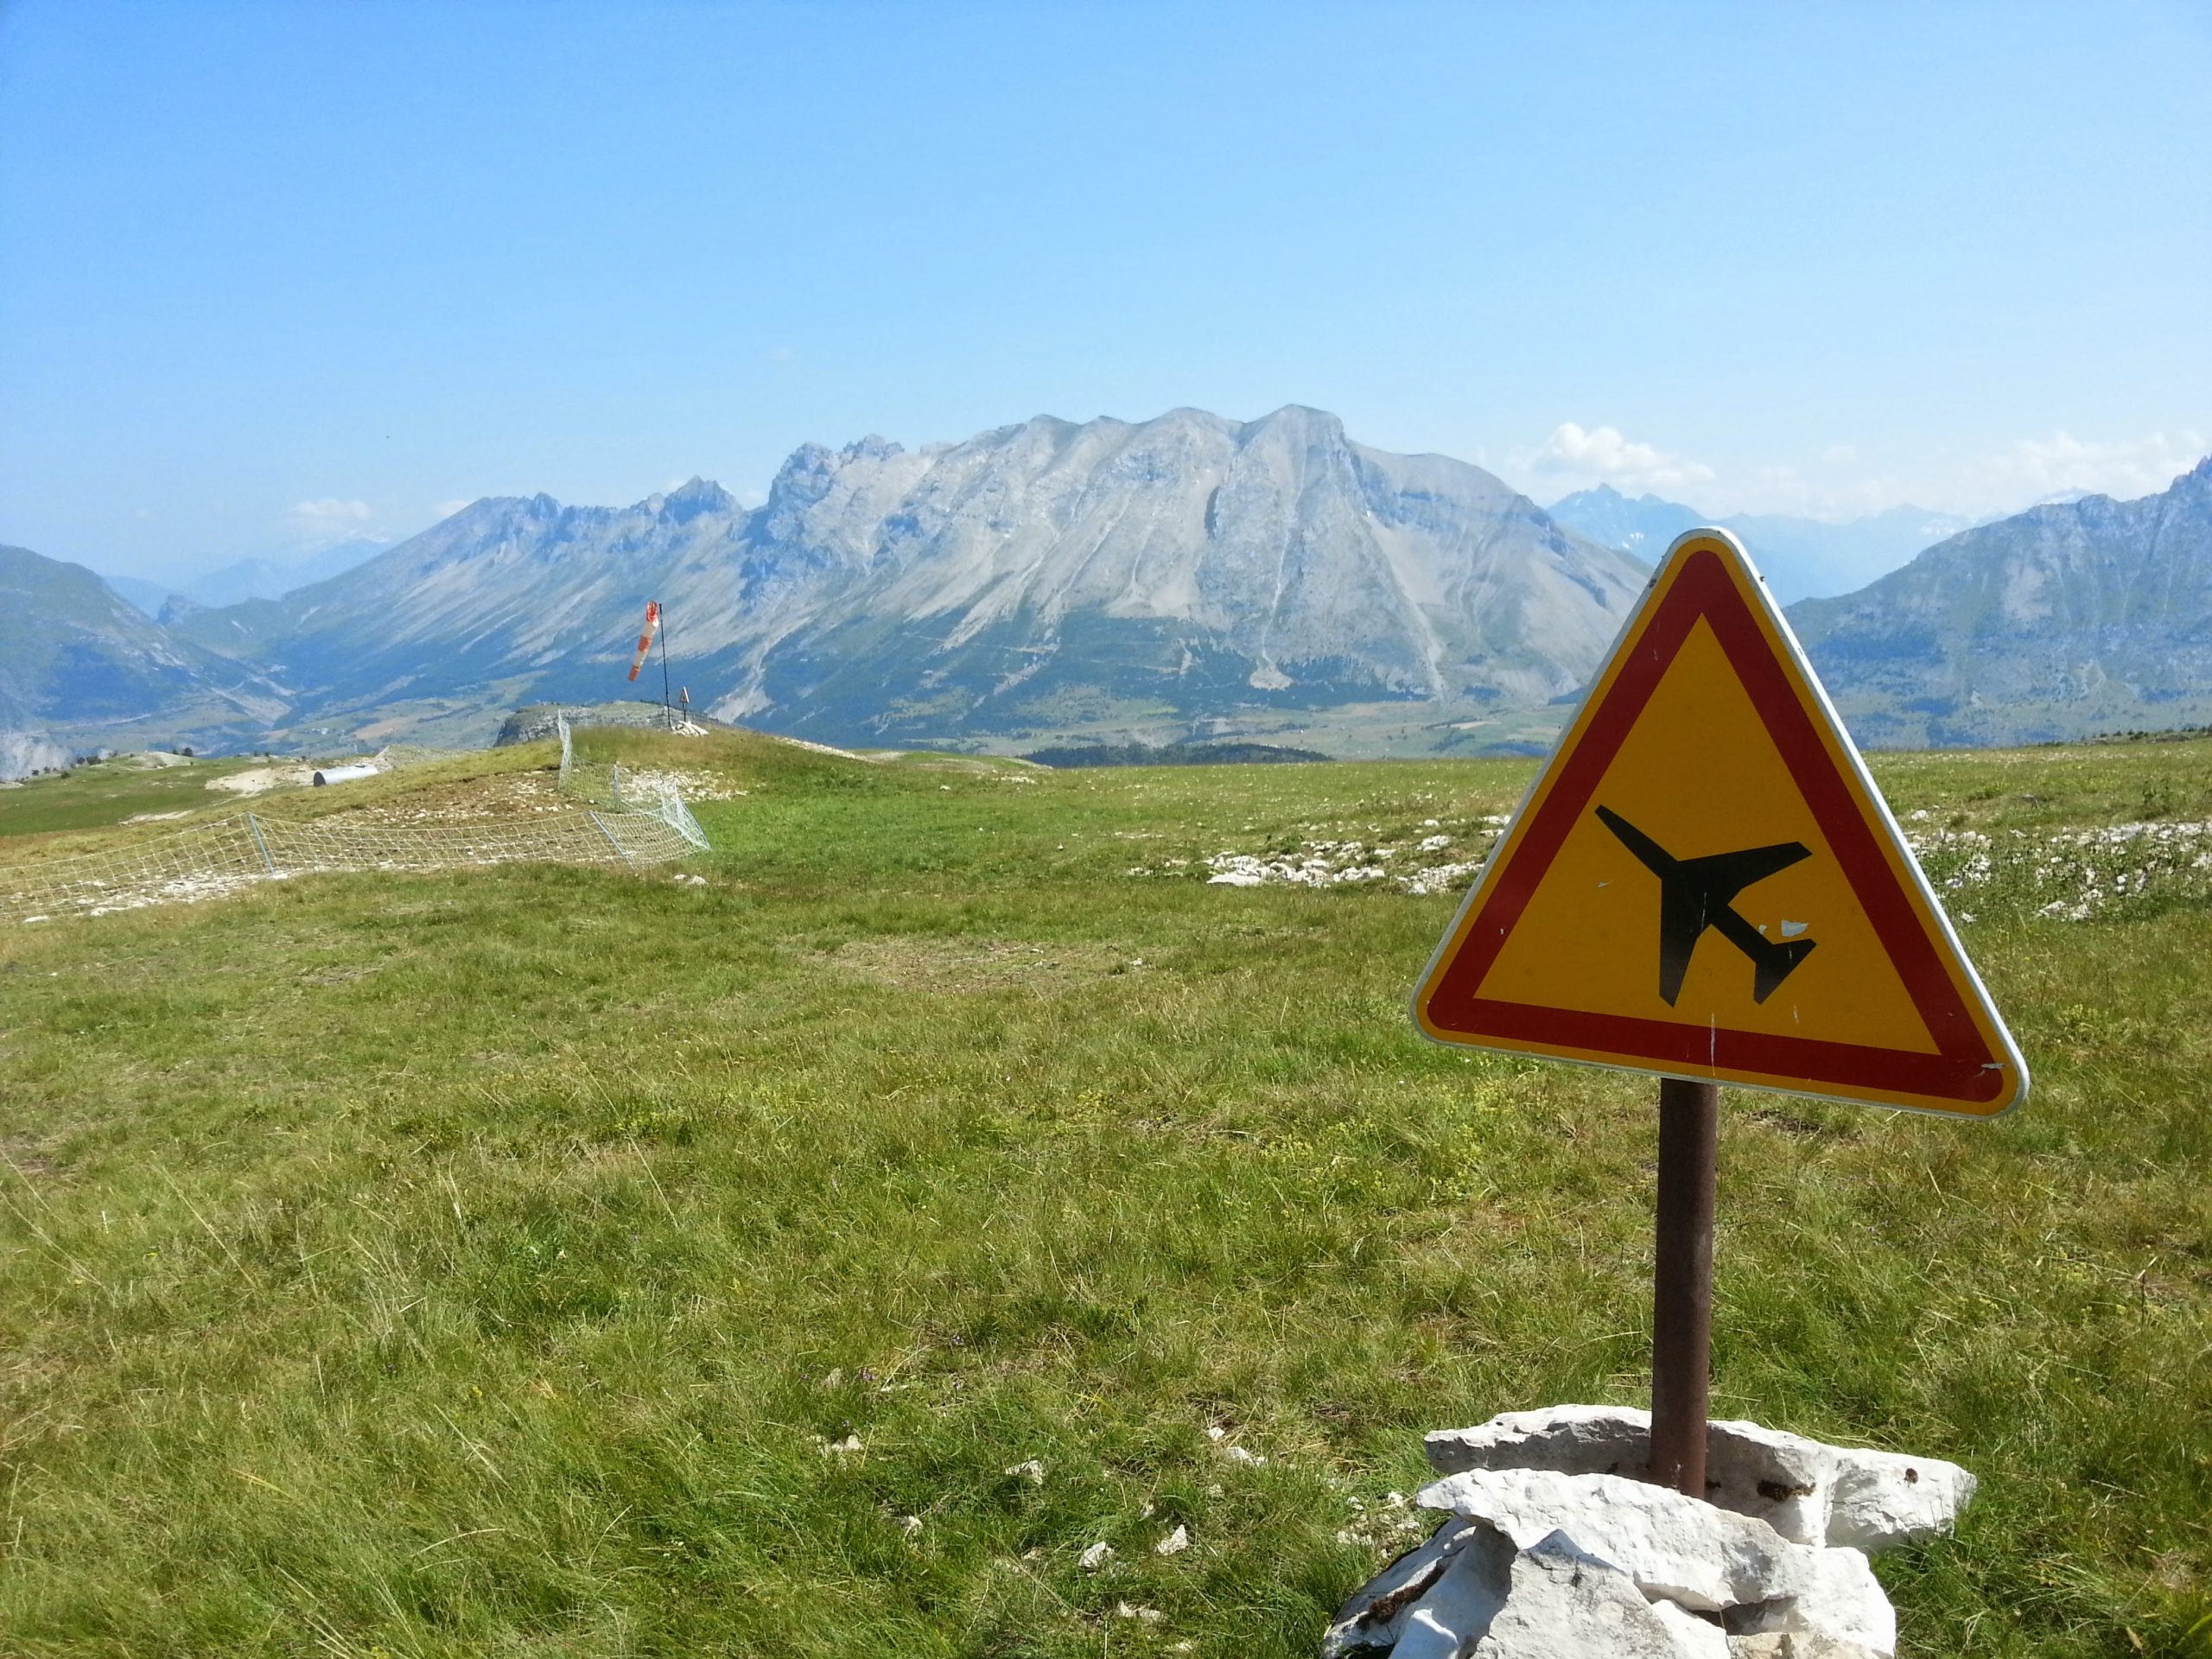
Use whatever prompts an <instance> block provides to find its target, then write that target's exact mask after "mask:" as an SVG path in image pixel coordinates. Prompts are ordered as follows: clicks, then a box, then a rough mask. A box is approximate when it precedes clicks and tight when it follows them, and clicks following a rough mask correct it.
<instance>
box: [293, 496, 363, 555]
mask: <svg viewBox="0 0 2212 1659" xmlns="http://www.w3.org/2000/svg"><path fill="white" fill-rule="evenodd" d="M375 519H376V512H375V510H374V509H373V508H372V507H371V506H370V505H369V504H368V503H367V502H365V501H349V500H347V499H344V498H343V497H340V496H335V495H323V496H317V497H315V499H313V500H310V501H296V502H294V503H293V504H292V528H293V530H294V531H295V532H296V534H297V535H298V537H299V539H300V541H301V542H302V543H303V544H304V545H306V546H308V547H314V548H322V547H330V546H333V545H334V544H336V543H340V542H344V541H373V540H376V539H378V537H374V536H373V535H372V534H371V532H370V526H371V524H373V523H374V522H375Z"/></svg>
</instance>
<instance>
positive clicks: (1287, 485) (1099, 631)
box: [178, 408, 1646, 749]
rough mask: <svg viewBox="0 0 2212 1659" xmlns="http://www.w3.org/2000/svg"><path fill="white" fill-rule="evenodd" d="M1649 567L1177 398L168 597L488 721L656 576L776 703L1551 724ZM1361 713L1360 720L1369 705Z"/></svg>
mask: <svg viewBox="0 0 2212 1659" xmlns="http://www.w3.org/2000/svg"><path fill="white" fill-rule="evenodd" d="M1645 574H1646V573H1645V570H1644V569H1643V566H1642V565H1641V564H1640V563H1638V562H1637V560H1636V559H1634V558H1631V557H1629V556H1624V555H1623V554H1621V553H1618V552H1616V551H1613V550H1610V549H1607V548H1605V547H1602V546H1599V545H1598V544H1596V543H1592V542H1590V541H1588V540H1586V539H1585V538H1583V537H1580V536H1577V535H1574V534H1573V533H1572V532H1570V531H1564V530H1562V529H1560V527H1559V526H1558V525H1557V524H1554V523H1553V522H1552V520H1551V519H1550V518H1548V517H1547V516H1546V515H1545V514H1544V513H1543V512H1541V510H1539V509H1538V508H1537V507H1536V506H1535V505H1534V504H1533V503H1531V502H1530V501H1529V500H1528V499H1526V498H1525V497H1522V496H1520V495H1518V494H1516V493H1514V492H1513V491H1512V490H1511V489H1510V488H1508V487H1507V486H1505V485H1504V484H1503V483H1501V482H1500V481H1499V480H1497V479H1496V478H1493V477H1492V476H1491V474H1488V473H1485V472H1484V471H1482V470H1481V469H1480V468H1478V467H1471V466H1468V465H1467V464H1465V463H1464V462H1461V461H1450V460H1446V459H1445V458H1443V457H1441V456H1435V455H1423V456H1407V455H1395V454H1386V453H1384V452H1383V451H1380V450H1375V449H1370V448H1366V447H1364V446H1363V445H1360V444H1357V443H1354V442H1351V441H1350V440H1349V439H1348V438H1346V437H1345V435H1344V429H1343V428H1342V426H1341V425H1340V424H1339V423H1338V421H1337V420H1336V419H1335V417H1333V416H1329V415H1325V414H1322V413H1320V412H1319V411H1317V410H1308V409H1300V408H1289V409H1284V410H1278V411H1276V412H1275V413H1274V414H1273V415H1270V416H1267V417H1266V418H1264V419H1262V420H1259V421H1255V422H1251V423H1243V424H1240V423H1236V422H1234V421H1230V420H1224V419H1223V418H1222V417H1220V416H1214V415H1209V414H1205V413H1203V412H1201V411H1198V410H1174V411H1172V412H1170V413H1169V414H1166V415H1164V416H1160V417H1159V418H1158V419H1156V420H1152V421H1147V422H1143V423H1135V424H1132V423H1128V422H1123V421H1116V420H1097V421H1092V422H1090V423H1087V424H1084V425H1077V424H1074V423H1070V422H1066V421H1061V420H1055V419H1053V418H1052V417H1050V416H1039V417H1038V418H1037V419H1034V420H1032V421H1028V422H1026V423H1022V424H1020V425H1018V426H1009V427H1004V428H1001V429H997V430H995V431H992V432H987V433H984V434H982V435H979V436H977V437H975V438H971V439H969V440H968V441H967V442H963V443H957V444H936V445H931V446H928V447H925V448H922V449H919V450H915V451H908V450H905V449H902V448H899V446H898V445H896V444H893V443H887V442H883V441H882V440H880V439H875V438H869V439H864V440H862V441H861V442H858V443H855V444H851V445H849V446H847V447H846V448H843V449H842V450H837V451H831V450H829V449H826V448H822V447H821V446H819V445H814V444H809V445H806V446H804V447H803V448H800V449H799V450H798V451H797V452H796V453H795V454H793V455H792V456H791V459H790V460H789V461H787V462H785V466H784V467H783V469H782V471H781V472H780V473H779V474H778V476H777V478H776V480H775V483H774V485H773V486H772V488H771V490H770V492H769V494H768V499H767V501H766V504H765V505H762V506H760V507H759V508H758V509H755V510H753V511H750V512H748V511H747V510H746V509H745V508H743V507H741V505H739V504H738V503H737V502H736V501H735V500H734V499H733V498H731V497H730V496H729V495H728V493H726V492H724V491H722V490H721V488H719V487H718V486H715V485H713V484H709V483H706V482H704V481H702V480H693V481H692V482H691V483H690V484H688V485H686V486H684V487H683V488H682V489H680V490H677V491H675V492H673V493H670V494H667V495H656V496H652V497H649V498H647V499H645V500H644V501H641V502H639V503H638V504H637V505H634V506H630V507H623V508H609V507H563V506H562V505H560V504H558V503H557V502H556V501H554V500H553V499H551V498H550V497H547V496H542V495H541V496H537V497H533V498H531V499H512V498H511V499H488V500H484V501H480V502H478V503H476V504H475V505H473V506H471V507H469V508H467V510H466V511H464V512H461V513H459V514H457V515H455V516H454V517H453V518H449V519H448V520H446V521H445V522H444V523H442V524H438V525H435V526H434V527H433V528H431V529H430V530H429V531H425V532H423V534H422V535H420V536H417V537H414V538H413V539H412V540H410V541H408V542H405V543H401V544H400V545H399V546H397V547H395V548H392V549H391V550H388V551H386V552H385V553H383V554H382V555H380V556H378V557H376V558H374V559H372V560H371V561H369V562H368V563H365V564H364V565H361V566H359V568H357V569H353V570H351V571H348V572H346V574H344V575H340V576H337V577H335V578H334V579H332V580H330V581H327V582H320V583H317V584H315V585H314V586H311V587H308V588H303V589H301V590H299V591H297V592H296V593H293V594H289V595H287V596H285V597H284V598H283V599H282V600H279V601H253V602H251V603H249V604H246V605H242V606H238V607H230V608H228V609H224V610H218V611H209V612H200V613H194V614H192V615H190V616H188V617H181V618H180V620H179V622H178V626H179V628H180V629H181V631H183V632H187V633H188V634H189V636H190V637H191V638H192V639H194V640H196V641H198V642H200V643H201V644H203V645H206V646H207V647H209V648H211V649H213V650H217V651H220V652H226V653H230V654H233V655H237V656H239V657H242V658H251V659H253V660H258V661H265V662H267V663H269V664H272V665H273V666H274V668H275V671H277V674H278V676H279V677H281V678H283V680H285V682H286V683H288V684H291V685H293V686H295V687H296V689H297V698H298V706H297V711H296V715H295V718H296V719H315V720H340V719H346V718H351V717H354V716H357V715H361V714H363V713H365V712H366V711H369V710H371V709H379V708H386V707H389V706H391V705H394V704H404V705H407V706H410V707H412V708H417V709H431V710H435V711H439V712H438V717H439V718H442V719H449V720H450V719H457V718H459V717H460V715H461V712H462V711H465V710H466V709H470V708H474V709H479V710H480V711H481V715H482V716H483V718H484V719H485V720H486V721H489V722H490V723H491V724H493V725H495V724H496V722H497V716H498V714H499V712H500V711H502V710H504V709H507V708H510V707H512V706H513V705H515V704H516V703H518V702H524V701H528V700H531V699H557V698H596V697H601V696H606V695H607V693H608V692H609V691H610V690H617V689H619V688H620V686H621V684H622V680H621V675H622V671H623V668H624V665H625V664H626V661H627V658H628V654H629V649H630V645H631V642H632V640H633V639H634V638H635V635H636V629H637V619H638V617H639V614H640V613H641V612H642V610H643V607H644V604H645V600H646V599H647V598H649V597H651V598H658V599H660V600H662V601H664V603H665V605H666V606H667V608H668V619H669V626H670V630H671V632H670V638H669V641H668V643H669V647H670V650H671V653H672V655H673V657H674V658H675V660H676V662H677V664H678V669H677V675H678V678H679V679H680V680H681V681H682V682H683V683H685V684H687V685H689V686H690V688H691V690H692V695H693V697H694V700H695V702H697V703H698V704H700V705H701V706H702V707H704V708H706V709H708V710H709V712H711V713H713V714H715V715H721V716H723V717H726V718H733V719H734V718H744V719H747V720H750V721H754V722H756V723H760V724H762V725H766V726H767V727H768V728H771V729H774V730H782V731H791V732H798V733H804V734H811V735H817V736H822V737H825V738H835V739H842V740H846V741H890V740H893V739H902V740H903V739H918V738H924V737H928V738H936V739H947V738H950V739H954V740H962V739H965V740H970V741H1007V742H1012V741H1021V740H1030V741H1033V740H1036V739H1039V738H1042V737H1048V736H1052V735H1058V734H1067V733H1073V732H1082V733H1084V734H1091V735H1096V736H1100V737H1102V738H1103V737H1109V736H1117V737H1122V738H1136V739H1141V740H1147V741H1154V740H1160V739H1163V738H1164V739H1169V740H1173V739H1174V738H1177V737H1184V736H1190V735H1213V734H1217V733H1220V734H1228V733H1232V732H1249V731H1260V730H1265V731H1269V732H1275V731H1286V730H1306V729H1309V728H1311V729H1314V730H1316V731H1317V732H1318V731H1319V730H1320V729H1321V728H1327V729H1329V730H1332V731H1337V732H1340V733H1344V734H1346V735H1344V737H1342V738H1340V739H1339V740H1338V741H1339V742H1340V746H1342V745H1349V746H1355V747H1377V746H1381V747H1398V748H1419V749H1436V748H1445V747H1455V746H1458V747H1490V746H1494V745H1496V744H1498V743H1504V742H1511V741H1514V739H1515V738H1516V736H1519V735H1522V734H1525V730H1526V729H1531V728H1532V729H1534V730H1535V731H1537V732H1540V733H1541V732H1542V731H1545V730H1548V728H1550V727H1551V726H1552V725H1554V724H1555V723H1556V720H1557V712H1556V710H1552V711H1550V712H1548V713H1547V712H1542V711H1544V709H1545V706H1546V705H1547V704H1548V703H1550V702H1553V700H1554V699H1558V698H1560V697H1563V696H1572V694H1573V692H1574V691H1575V690H1577V689H1578V688H1579V687H1580V685H1581V683H1582V682H1583V680H1584V679H1585V678H1586V676H1587V675H1588V674H1589V672H1590V671H1591V670H1592V667H1593V666H1594V665H1595V664H1596V662H1597V659H1598V657H1599V653H1600V652H1602V651H1603V650H1604V648H1605V645H1606V644H1607V642H1608V641H1609V640H1610V639H1611V637H1612V635H1613V633H1614V632H1615V631H1616V629H1617V628H1618V626H1619V623H1620V620H1621V618H1622V617H1623V616H1624V613H1625V612H1626V608H1627V607H1628V606H1629V605H1630V603H1631V602H1632V601H1633V600H1634V598H1635V597H1636V595H1637V593H1638V592H1639V591H1640V590H1641V588H1642V587H1643V582H1644V578H1645ZM1529 711H1537V712H1536V713H1535V715H1533V717H1531V718H1529V719H1523V720H1519V721H1516V720H1511V719H1506V718H1504V716H1505V715H1507V714H1508V713H1512V712H1517V713H1519V714H1522V715H1527V714H1528V713H1529ZM1363 722H1365V723H1364V724H1363ZM1386 726H1387V727H1388V728H1389V729H1390V731H1391V733H1392V734H1393V735H1391V736H1390V737H1389V740H1388V741H1387V743H1385V742H1384V741H1383V740H1382V739H1380V738H1376V737H1374V736H1373V731H1372V730H1370V728H1373V729H1375V730H1379V729H1380V728H1383V727H1386ZM487 732H488V728H487ZM1321 747H1326V745H1325V744H1323V745H1321Z"/></svg>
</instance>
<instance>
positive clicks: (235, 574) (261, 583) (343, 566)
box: [172, 541, 391, 609]
mask: <svg viewBox="0 0 2212 1659" xmlns="http://www.w3.org/2000/svg"><path fill="white" fill-rule="evenodd" d="M390 547H391V543H389V542H362V541H353V542H340V543H338V544H337V545H336V546H335V547H326V548H323V549H322V550H320V551H318V552H315V553H310V554H308V555H307V556H304V557H300V558H284V559H262V558H256V559H239V560H238V561H237V562H236V563H232V564H226V565H224V566H222V567H220V568H219V569H214V570H210V571H207V573H205V574H204V575H197V576H194V578H193V579H192V580H191V581H190V582H187V583H185V585H184V586H183V588H181V589H175V590H172V591H181V593H182V594H183V595H184V596H185V597H186V598H187V599H189V600H191V601H193V602H194V603H195V604H199V605H205V606H207V607H209V608H210V609H219V608H220V607H223V606H226V605H236V604H239V603H241V602H242V601H245V600H249V599H282V598H283V596H284V595H285V594H289V593H291V592H294V591H295V590H296V589H298V588H307V587H312V586H313V585H314V584H315V583H316V582H327V581H329V580H330V578H331V577H333V576H335V575H343V574H344V573H345V572H346V571H348V570H351V569H353V567H354V566H355V565H357V564H362V563H366V562H367V561H368V560H370V559H372V558H374V557H376V556H377V555H378V554H379V553H382V552H384V551H385V550H387V549H388V548H390Z"/></svg>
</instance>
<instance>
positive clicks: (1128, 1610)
mask: <svg viewBox="0 0 2212 1659" xmlns="http://www.w3.org/2000/svg"><path fill="white" fill-rule="evenodd" d="M1114 1617H1115V1618H1134V1619H1137V1620H1140V1621H1141V1622H1142V1623H1144V1624H1159V1623H1160V1620H1161V1619H1162V1618H1166V1614H1165V1613H1162V1612H1161V1611H1160V1609H1159V1608H1157V1607H1133V1606H1131V1605H1129V1604H1128V1602H1126V1601H1117V1602H1116V1603H1115V1604H1114Z"/></svg>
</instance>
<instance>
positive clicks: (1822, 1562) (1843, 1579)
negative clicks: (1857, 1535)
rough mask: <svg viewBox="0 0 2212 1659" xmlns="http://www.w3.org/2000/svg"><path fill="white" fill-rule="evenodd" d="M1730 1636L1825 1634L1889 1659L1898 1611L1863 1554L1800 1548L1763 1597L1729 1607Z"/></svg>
mask: <svg viewBox="0 0 2212 1659" xmlns="http://www.w3.org/2000/svg"><path fill="white" fill-rule="evenodd" d="M1726 1625H1727V1628H1728V1630H1729V1632H1730V1633H1731V1634H1732V1635H1745V1636H1758V1635H1765V1634H1770V1633H1773V1634H1783V1635H1789V1636H1795V1637H1826V1638H1828V1639H1830V1640H1833V1641H1837V1642H1841V1643H1846V1644H1847V1645H1848V1646H1850V1647H1853V1648H1857V1649H1864V1650H1865V1651H1866V1652H1868V1653H1872V1654H1874V1655H1876V1656H1878V1659H1891V1655H1893V1654H1894V1653H1896V1652H1897V1610H1896V1609H1895V1608H1893V1607H1891V1605H1890V1599H1889V1597H1888V1596H1887V1595H1885V1594H1884V1593H1883V1591H1882V1586H1881V1584H1880V1582H1879V1581H1878V1580H1877V1579H1876V1578H1875V1577H1874V1569H1873V1568H1872V1567H1869V1566H1868V1565H1867V1564H1866V1556H1864V1555H1862V1554H1859V1551H1857V1550H1855V1549H1853V1548H1848V1547H1847V1546H1842V1545H1839V1546H1836V1547H1834V1548H1828V1549H1807V1550H1803V1551H1802V1553H1801V1554H1799V1555H1798V1556H1797V1557H1796V1558H1795V1560H1794V1561H1793V1564H1792V1566H1791V1567H1790V1569H1789V1572H1788V1573H1785V1574H1784V1575H1783V1577H1782V1579H1781V1580H1780V1583H1779V1587H1778V1589H1777V1593H1776V1594H1775V1595H1773V1596H1771V1597H1770V1598H1769V1599H1766V1600H1764V1601H1759V1602H1751V1603H1746V1604H1745V1605H1739V1606H1736V1607H1732V1608H1730V1609H1729V1610H1728V1612H1727V1614H1726Z"/></svg>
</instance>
